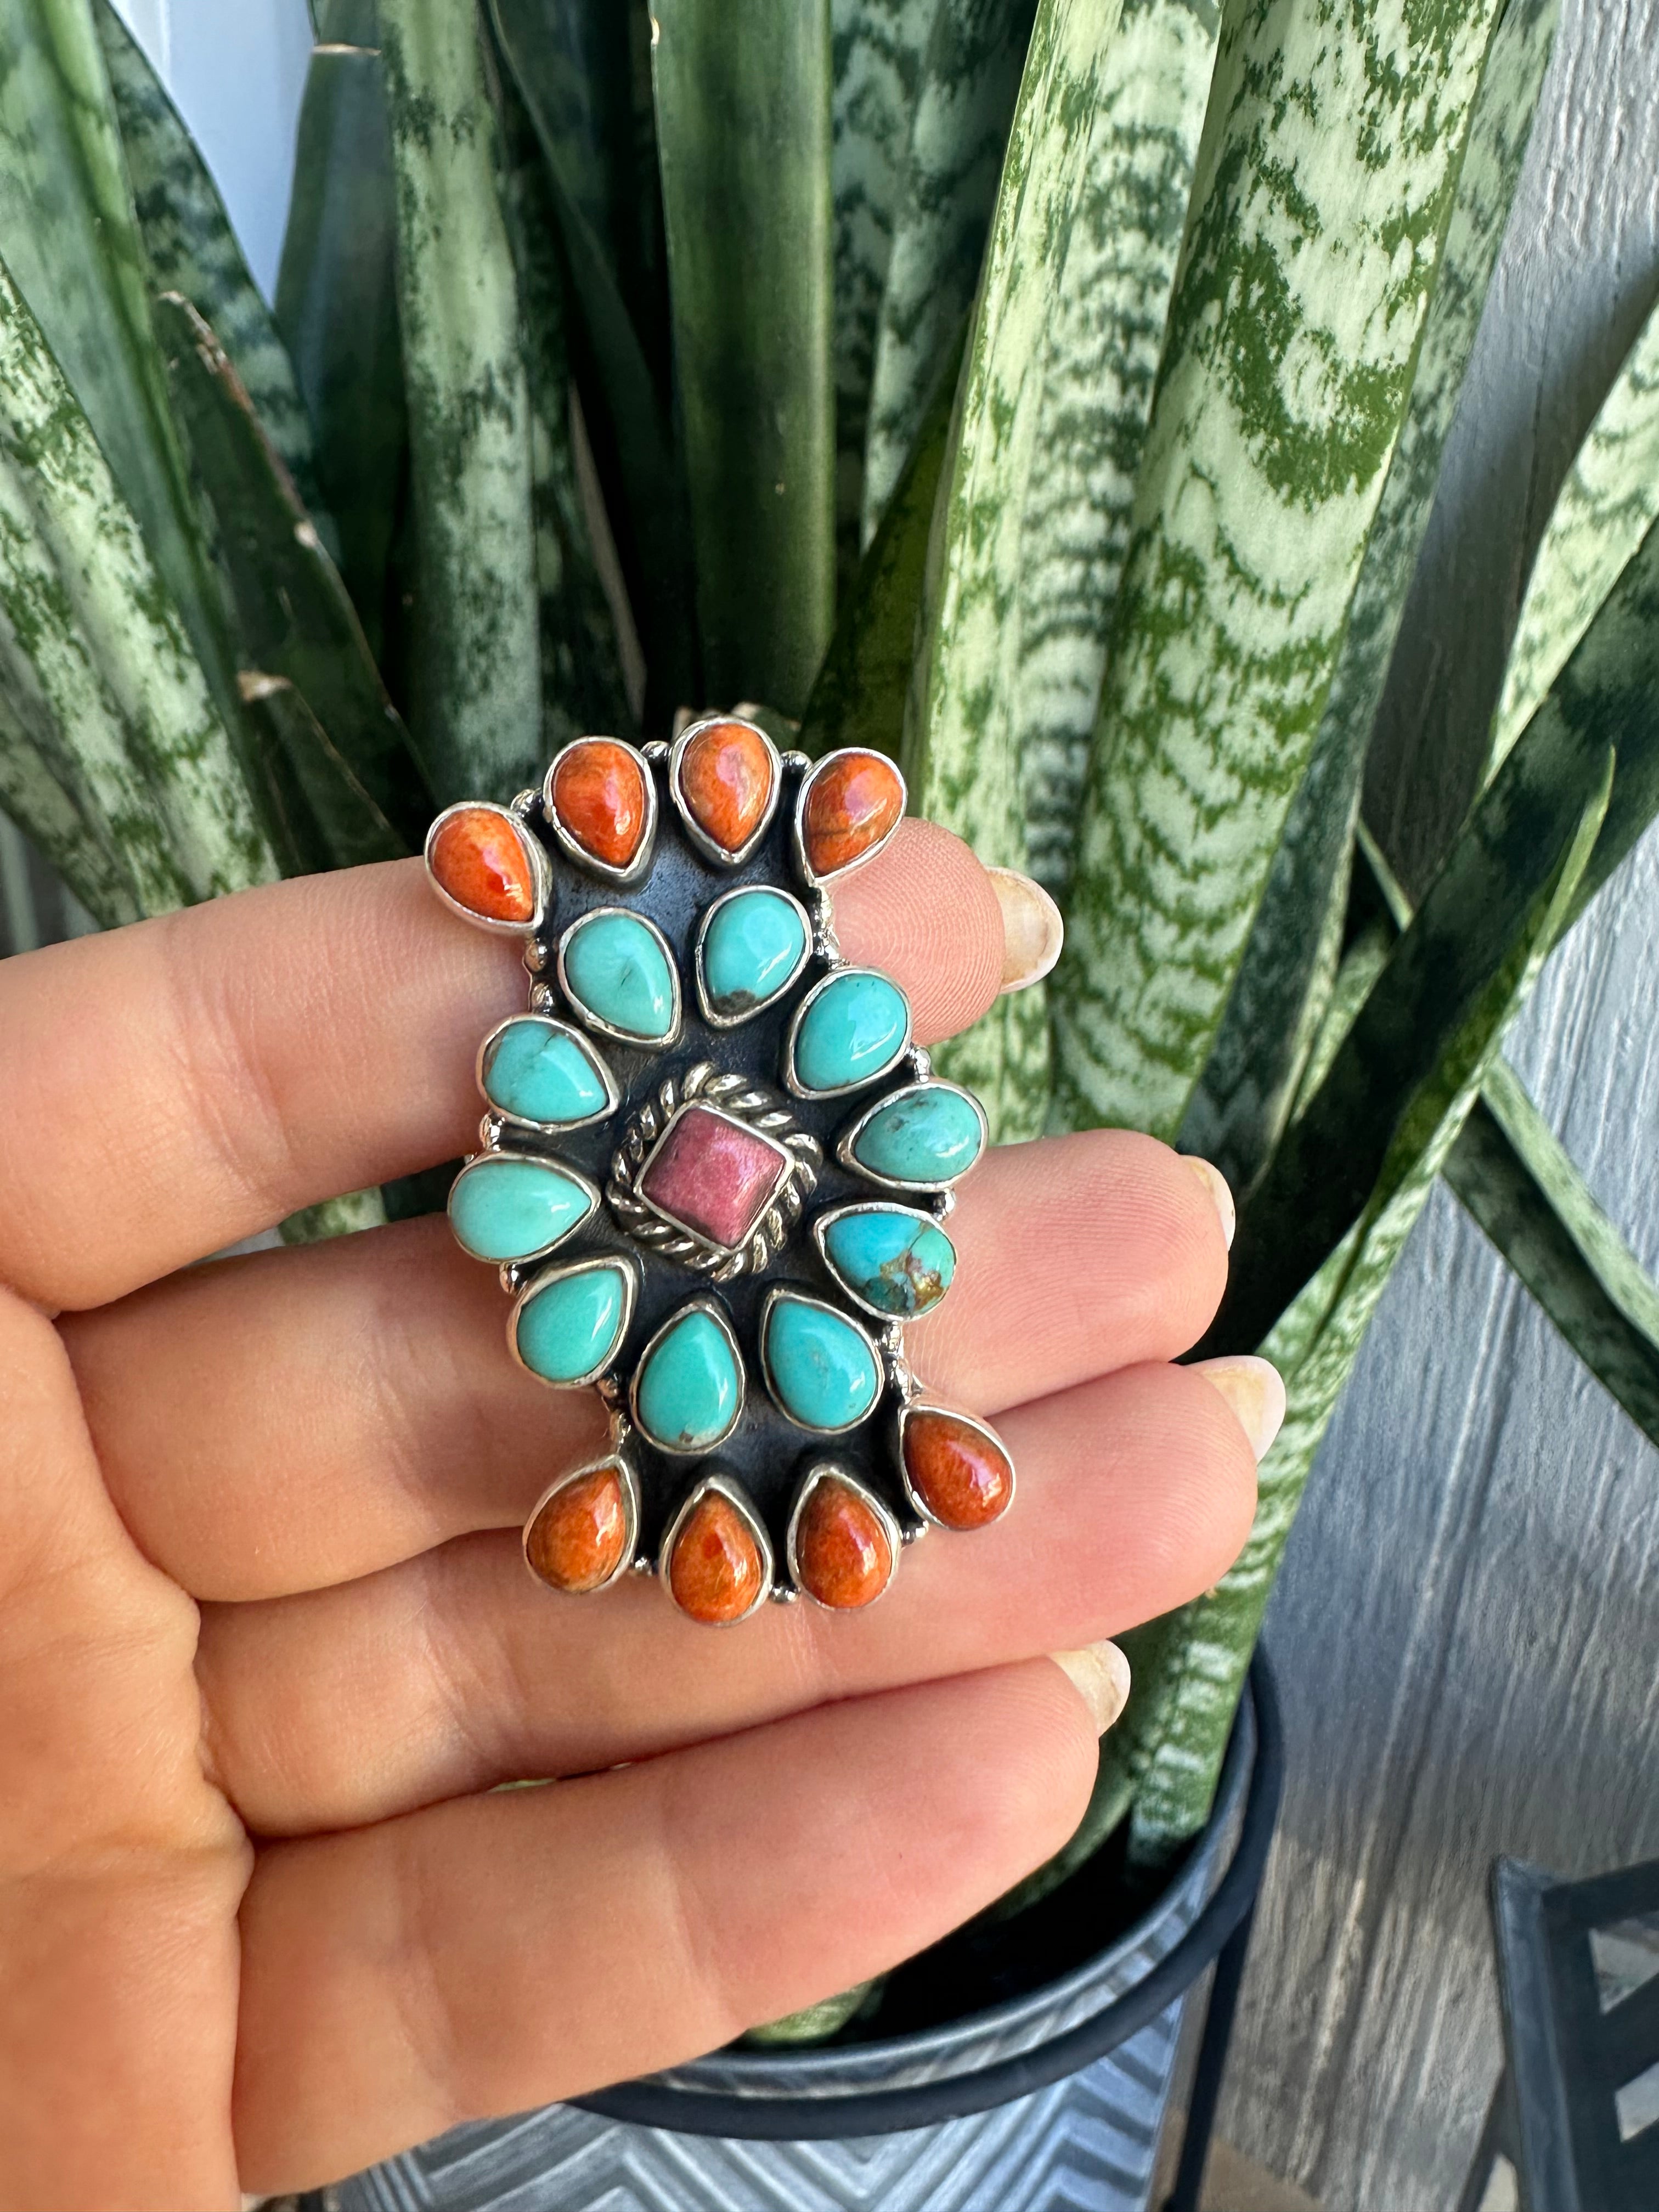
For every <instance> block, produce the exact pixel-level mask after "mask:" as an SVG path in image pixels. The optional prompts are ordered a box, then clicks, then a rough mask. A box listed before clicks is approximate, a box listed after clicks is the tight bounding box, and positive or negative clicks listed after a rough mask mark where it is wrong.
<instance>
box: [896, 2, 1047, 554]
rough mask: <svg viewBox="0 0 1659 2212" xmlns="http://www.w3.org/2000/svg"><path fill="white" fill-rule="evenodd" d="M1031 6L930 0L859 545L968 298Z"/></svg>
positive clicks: (900, 462)
mask: <svg viewBox="0 0 1659 2212" xmlns="http://www.w3.org/2000/svg"><path fill="white" fill-rule="evenodd" d="M1034 12H1035V9H1034V0H938V5H937V7H936V9H935V12H934V15H933V27H932V29H931V31H930V33H929V34H928V40H927V52H926V54H925V56H924V58H923V61H922V66H921V82H920V84H919V86H918V88H917V91H916V94H915V101H914V105H913V106H912V110H911V114H910V123H909V137H908V143H907V144H906V147H905V150H904V164H903V175H902V182H901V185H900V189H899V194H898V199H897V213H896V217H895V220H894V222H893V227H892V242H891V245H890V248H889V250H888V253H887V269H886V284H885V289H884V292H883V294H882V302H881V318H880V321H879V324H878V328H877V333H876V347H875V361H874V364H873V367H872V370H871V376H870V400H869V424H868V431H867V434H866V441H865V459H864V493H863V499H864V516H863V522H862V525H861V528H860V536H861V538H862V540H863V543H864V544H866V545H867V544H869V542H870V540H871V539H872V538H873V537H874V536H875V533H876V526H877V524H878V522H879V521H880V520H881V518H882V514H883V513H884V510H885V507H886V505H887V501H888V500H889V499H890V497H891V495H892V491H893V488H894V486H895V485H896V483H897V482H898V480H899V477H901V476H902V474H903V472H904V465H905V463H906V462H907V461H908V459H909V458H910V453H911V449H912V448H913V447H914V446H915V441H916V435H917V432H918V431H919V430H920V428H921V420H922V417H923V416H924V415H925V414H926V413H927V404H928V402H929V400H930V399H931V398H933V391H934V387H935V386H936V385H937V384H938V382H939V376H940V373H941V371H942V369H943V368H944V365H945V357H946V356H947V354H948V352H949V350H950V347H951V342H952V340H953V339H954V337H955V336H956V333H957V329H958V327H959V326H960V325H961V322H962V319H963V316H964V315H965V314H966V313H967V312H968V310H969V307H970V306H971V304H972V302H973V298H974V293H975V287H976V286H977V284H978V281H979V266H980V262H981V258H982V257H983V254H984V250H985V238H986V233H987V229H988V228H989V225H990V220H991V210H992V208H993V206H994V204H995V201H996V193H997V179H998V178H999V176H1000V173H1001V170H1002V155H1003V148H1004V146H1005V144H1006V140H1007V137H1008V124H1009V118H1010V117H1011V116H1012V113H1013V107H1014V99H1015V95H1016V94H1017V93H1018V89H1019V81H1020V68H1021V64H1022V63H1023V62H1024V56H1025V46H1026V41H1027V40H1028V39H1029V37H1030V29H1031V19H1032V15H1033V14H1034Z"/></svg>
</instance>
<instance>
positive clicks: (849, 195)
mask: <svg viewBox="0 0 1659 2212" xmlns="http://www.w3.org/2000/svg"><path fill="white" fill-rule="evenodd" d="M937 12H938V5H937V0H830V4H829V44H830V75H831V80H832V85H831V94H830V132H831V137H830V148H829V191H830V199H831V203H832V205H833V209H834V217H835V271H836V276H835V282H836V326H835V362H836V549H837V561H838V566H839V568H840V571H841V576H842V588H843V590H844V589H845V588H846V586H848V584H849V583H850V582H851V580H852V577H853V573H854V568H856V565H857V562H858V556H859V534H860V520H861V517H862V515H863V512H864V446H865V439H866V434H867V431H868V428H869V416H870V379H871V374H872V370H873V369H874V367H875V358H876V331H877V328H878V324H879V321H880V317H881V303H882V298H883V295H884V293H885V291H886V289H887V264H888V262H889V259H890V256H891V253H892V250H893V225H894V222H895V221H896V216H897V212H898V205H899V199H900V196H901V193H902V188H903V183H904V170H905V159H906V155H907V151H908V146H909V139H910V121H911V118H912V116H913V115H914V114H915V106H916V96H917V94H918V93H919V91H920V90H921V78H922V67H923V64H924V61H925V59H926V57H927V40H928V36H929V34H930V33H931V31H932V29H933V18H934V15H936V14H937Z"/></svg>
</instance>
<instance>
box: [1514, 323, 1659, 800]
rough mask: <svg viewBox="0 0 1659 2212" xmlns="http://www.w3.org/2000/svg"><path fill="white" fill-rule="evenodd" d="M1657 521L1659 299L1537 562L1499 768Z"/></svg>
mask: <svg viewBox="0 0 1659 2212" xmlns="http://www.w3.org/2000/svg"><path fill="white" fill-rule="evenodd" d="M1656 519H1659V307H1656V308H1655V310H1654V311H1653V313H1651V314H1650V316H1649V317H1648V319H1647V321H1646V323H1645V324H1644V325H1643V328H1642V331H1641V335H1640V336H1639V337H1638V339H1637V341H1636V343H1635V344H1634V345H1633V346H1632V348H1631V350H1630V353H1629V355H1628V356H1626V361H1625V363H1624V366H1623V368H1621V369H1620V372H1619V374H1618V376H1617V377H1616V378H1615V379H1614V380H1613V389H1612V391H1611V392H1608V394H1607V398H1606V399H1605V400H1604V401H1603V402H1602V404H1601V410H1600V411H1599V412H1598V413H1597V415H1596V417H1595V422H1593V423H1592V424H1591V425H1590V428H1589V435H1588V436H1587V437H1586V438H1585V440H1584V442H1583V445H1582V446H1581V447H1579V449H1578V454H1577V459H1575V460H1574V462H1573V465H1572V467H1571V471H1569V473H1568V476H1567V480H1566V483H1565V484H1564V485H1563V486H1562V488H1561V495H1560V497H1559V499H1558V500H1557V501H1556V502H1555V507H1554V511H1553V513H1552V514H1551V516H1550V520H1549V524H1548V526H1547V529H1546V530H1545V532H1544V536H1543V538H1542V541H1541V544H1540V545H1539V548H1538V556H1537V558H1536V559H1535V560H1534V562H1533V567H1532V574H1531V576H1530V578H1529V579H1528V584H1527V593H1526V597H1525V599H1522V603H1521V617H1520V621H1519V623H1518V625H1517V627H1516V633H1515V644H1514V646H1513V647H1512V648H1511V651H1510V660H1509V666H1508V669H1507V671H1505V673H1504V692H1503V696H1502V697H1501V699H1500V700H1499V701H1498V712H1497V714H1496V716H1495V717H1494V718H1493V721H1492V750H1491V755H1490V758H1489V761H1488V769H1489V771H1490V769H1494V768H1496V767H1497V765H1498V763H1499V762H1500V761H1501V760H1502V759H1503V757H1504V755H1505V753H1507V752H1508V750H1509V749H1510V746H1511V745H1512V744H1514V743H1515V741H1516V738H1517V737H1518V736H1519V735H1520V734H1521V732H1522V729H1523V728H1524V727H1525V726H1526V724H1527V722H1528V720H1529V718H1530V717H1531V715H1532V714H1533V711H1534V708H1536V707H1537V705H1538V703H1539V702H1540V701H1541V699H1542V698H1543V696H1544V695H1545V694H1546V692H1547V691H1548V690H1549V688H1550V686H1551V684H1553V683H1554V681H1555V678H1556V675H1557V673H1558V672H1559V670H1560V669H1561V668H1562V667H1563V665H1565V662H1566V661H1567V659H1568V658H1569V656H1570V655H1571V653H1572V651H1573V649H1574V647H1576V646H1577V643H1578V641H1579V639H1580V638H1581V637H1583V635H1584V633H1585V631H1586V630H1587V629H1588V628H1589V624H1590V623H1591V621H1592V620H1593V619H1594V617H1595V612H1596V610H1597V608H1598V607H1600V606H1601V603H1602V601H1603V600H1604V599H1606V598H1607V594H1608V592H1610V591H1611V590H1612V588H1613V584H1614V582H1615V580H1616V579H1617V577H1618V575H1619V573H1620V569H1622V568H1623V567H1624V566H1625V563H1626V562H1627V561H1628V560H1629V559H1630V558H1631V556H1632V554H1633V553H1634V552H1635V550H1636V549H1637V547H1638V545H1639V544H1641V542H1642V540H1643V538H1644V537H1645V536H1646V535H1647V533H1648V531H1649V529H1650V526H1651V525H1652V524H1653V522H1654V521H1655V520H1656Z"/></svg>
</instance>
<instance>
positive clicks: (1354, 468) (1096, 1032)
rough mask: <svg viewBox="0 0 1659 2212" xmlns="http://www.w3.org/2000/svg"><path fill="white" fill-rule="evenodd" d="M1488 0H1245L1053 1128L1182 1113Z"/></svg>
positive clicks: (1319, 657) (1323, 685)
mask: <svg viewBox="0 0 1659 2212" xmlns="http://www.w3.org/2000/svg"><path fill="white" fill-rule="evenodd" d="M1495 9H1496V0H1433V4H1429V5H1424V6H1420V7H1416V6H1414V7H1409V8H1408V7H1407V6H1405V5H1404V4H1403V0H1394V4H1391V5H1387V6H1383V7H1373V6H1368V5H1361V4H1360V0H1247V4H1243V5H1241V6H1240V7H1239V9H1237V13H1236V14H1235V15H1232V16H1231V17H1230V18H1229V19H1228V21H1227V22H1226V24H1225V27H1224V32H1223V37H1222V41H1221V48H1220V52H1219V54H1218V62H1217V70H1216V82H1215V88H1214V91H1213V92H1212V101H1211V115H1210V120H1209V123H1208V124H1207V125H1206V136H1205V141H1204V144H1203V147H1202V149H1200V161H1199V167H1198V174H1197V179H1196V181H1195V185H1194V217H1193V222H1192V225H1191V228H1190V229H1189V232H1188V241H1187V246H1186V249H1185V258H1184V261H1183V264H1182V270H1181V273H1180V276H1179V277H1178V279H1177V283H1176V294H1175V297H1174V300H1173V301H1172V303H1171V308H1170V331H1169V337H1168V340H1167V343H1166V346H1165V349H1164V362H1163V366H1162V368H1161V369H1160V372H1159V381H1158V392H1157V396H1156V398H1155V400H1154V403H1153V411H1152V423H1151V427H1150V429H1149V431H1148V435H1147V443H1146V456H1145V459H1144V460H1143V463H1142V466H1141V471H1140V477H1139V484H1138V487H1137V490H1136V496H1135V507H1134V518H1133V539H1132V544H1131V550H1130V552H1129V556H1128V559H1127V564H1126V567H1125V571H1124V577H1123V582H1122V586H1121V590H1120V594H1119V604H1118V612H1117V618H1116V624H1115V630H1114V642H1113V652H1112V659H1111V663H1110V665H1109V669H1108V671H1107V676H1106V681H1105V686H1104V690H1103V698H1102V704H1101V713H1100V717H1099V720H1098V722H1097V727H1096V732H1095V737H1094V741H1093V744H1092V746H1091V763H1090V774H1089V782H1088V787H1087V793H1086V797H1085V808H1084V816H1083V823H1082V829H1081V834H1080V839H1079V862H1078V871H1077V877H1076V880H1075V883H1074V886H1073V898H1072V902H1071V908H1070V911H1069V914H1068V916H1067V922H1068V931H1069V942H1068V945H1067V951H1066V957H1065V959H1064V961H1063V962H1062V965H1061V968H1060V970H1059V971H1058V973H1057V975H1056V977H1055V979H1054V985H1053V987H1051V993H1050V998H1051V1003H1052V1004H1053V1005H1054V1007H1055V1014H1056V1036H1057V1041H1058V1044H1059V1048H1060V1066H1059V1071H1058V1080H1059V1084H1060V1102H1059V1103H1060V1113H1061V1115H1062V1118H1063V1119H1065V1120H1066V1121H1070V1122H1073V1123H1079V1124H1080V1123H1085V1122H1099V1121H1120V1122H1127V1123H1128V1124H1130V1125H1132V1126H1134V1127H1140V1128H1146V1129H1149V1130H1152V1131H1153V1132H1155V1133H1159V1134H1162V1135H1165V1136H1173V1135H1174V1133H1176V1131H1177V1130H1178V1129H1179V1127H1180V1126H1181V1122H1182V1116H1183V1115H1184V1114H1185V1111H1186V1108H1187V1104H1188V1099H1189V1097H1190V1096H1191V1094H1192V1091H1193V1090H1194V1085H1195V1084H1196V1081H1197V1079H1198V1076H1199V1074H1200V1071H1201V1069H1202V1066H1203V1064H1204V1061H1205V1060H1206V1057H1207V1055H1208V1051H1209V1048H1210V1046H1211V1043H1212V1040H1213V1038H1214V1036H1215V1034H1216V1030H1217V1029H1218V1026H1219V1023H1220V1019H1221V1016H1222V1012H1223V1011H1224V1008H1225V1004H1226V1000H1227V997H1228V994H1229V993H1230V991H1231V987H1232V981H1233V977H1234V975H1235V974H1236V972H1237V965H1238V962H1239V959H1240V957H1241V956H1242V954H1243V948H1244V944H1245V941H1246V939H1247V937H1248V934H1249V925H1250V921H1251V919H1252V916H1253V915H1254V914H1255V908H1256V906H1257V904H1258V902H1259V901H1260V899H1261V893H1262V890H1263V888H1264V886H1265V884H1266V880H1267V871H1268V868H1269V866H1270V865H1271V862H1272V859H1273V853H1274V850H1275V849H1276V848H1277V846H1278V844H1279V837H1280V835H1281V833H1282V831H1283V829H1284V824H1285V816H1286V814H1287V813H1288V811H1289V808H1290V804H1291V799H1292V797H1293V795H1294V793H1295V791H1296V788H1297V785H1298V784H1299V782H1300V781H1301V780H1302V776H1303V774H1304V770H1305V769H1306V765H1307V762H1308V758H1309V755H1310V750H1311V748H1312V744H1313V741H1314V738H1315V735H1316V731H1317V728H1318V724H1319V720H1320V716H1321V714H1322V711H1323V708H1324V703H1325V698H1326V694H1327V691H1328V687H1329V684H1330V678H1331V674H1332V671H1333V670H1334V666H1335V664H1336V660H1337V658H1338V655H1339V653H1340V646H1341V640H1342V635H1343V629H1344V625H1345V620H1346V611H1347V606H1348V603H1349V600H1350V598H1351V597H1352V590H1353V585H1354V581H1355V579H1356V577H1357V575H1358V568H1359V563H1360V560H1361V558H1362V556H1363V554H1364V546H1365V544H1366V540H1367V538H1368V537H1369V535H1370V526H1371V523H1372V520H1373V519H1374V517H1375V514H1376V507H1377V502H1378V500H1379V497H1380V495H1381V492H1382V487H1383V476H1384V472H1385V470H1386V467H1387V465H1388V462H1389V457H1390V454H1391V453H1392V451H1393V447H1394V444H1395V438H1396V435H1397V434H1398V430H1399V427H1400V423H1401V418H1402V416H1403V414H1404V410H1405V405H1406V402H1407V397H1408V395H1409V391H1410V386H1411V377H1412V371H1413V364H1414V362H1415V357H1416V353H1417V348H1418V343H1419V336H1420V333H1421V330H1422V325H1423V319H1424V316H1425V312H1426V309H1427V305H1428V300H1429V296H1430V293H1431V289H1432V280H1433V274H1434V270H1435V266H1436V263H1437V258H1438V255H1439V250H1440V244H1441V240H1442V236H1443V229H1444V225H1445V222H1446V218H1447V216H1448V213H1449V203H1450V196H1451V192H1452V188H1453V186H1454V184H1455V179H1456V175H1457V169H1458V164H1459V162H1460V161H1461V158H1462V149H1463V144H1464V139H1465V135H1466V131H1467V128H1468V117H1469V111H1470V108H1471V106H1472V103H1473V101H1474V94H1475V91H1476V88H1477V86H1478V83H1479V79H1480V65H1481V62H1482V58H1483V57H1484V53H1485V50H1486V40H1487V36H1488V33H1489V31H1490V27H1491V22H1492V16H1493V15H1494V13H1495Z"/></svg>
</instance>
